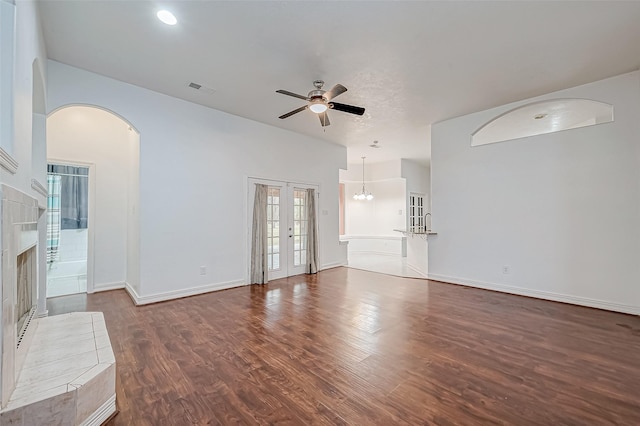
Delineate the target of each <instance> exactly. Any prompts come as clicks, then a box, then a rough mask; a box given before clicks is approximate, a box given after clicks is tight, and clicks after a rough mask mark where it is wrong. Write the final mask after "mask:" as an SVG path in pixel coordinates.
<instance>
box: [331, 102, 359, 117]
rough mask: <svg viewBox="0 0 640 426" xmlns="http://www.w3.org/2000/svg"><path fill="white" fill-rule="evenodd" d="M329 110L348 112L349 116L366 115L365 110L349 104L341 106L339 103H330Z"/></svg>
mask: <svg viewBox="0 0 640 426" xmlns="http://www.w3.org/2000/svg"><path fill="white" fill-rule="evenodd" d="M328 105H329V108H332V109H335V110H336V111H342V112H348V113H349V114H356V115H362V114H364V108H362V107H357V106H353V105H347V104H339V103H337V102H329V104H328Z"/></svg>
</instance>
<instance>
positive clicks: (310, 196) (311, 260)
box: [305, 188, 318, 274]
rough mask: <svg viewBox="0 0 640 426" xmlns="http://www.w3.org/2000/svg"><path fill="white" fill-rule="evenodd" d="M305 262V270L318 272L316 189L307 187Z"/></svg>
mask: <svg viewBox="0 0 640 426" xmlns="http://www.w3.org/2000/svg"><path fill="white" fill-rule="evenodd" d="M307 226H308V227H309V228H308V229H307V264H306V267H305V268H306V270H305V272H306V273H307V274H315V273H317V272H318V221H317V218H316V190H315V189H312V188H309V189H307Z"/></svg>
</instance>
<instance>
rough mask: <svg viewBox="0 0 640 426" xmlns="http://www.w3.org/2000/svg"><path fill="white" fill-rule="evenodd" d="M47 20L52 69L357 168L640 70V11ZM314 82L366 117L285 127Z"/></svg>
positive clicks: (449, 10) (288, 5) (469, 10)
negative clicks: (310, 146)
mask: <svg viewBox="0 0 640 426" xmlns="http://www.w3.org/2000/svg"><path fill="white" fill-rule="evenodd" d="M160 8H165V9H168V10H171V11H172V12H173V13H174V14H175V15H176V17H177V18H178V24H177V25H176V26H173V27H170V26H167V25H164V24H162V23H161V22H160V21H158V19H157V18H156V16H155V13H156V11H157V10H159V9H160ZM40 13H41V18H42V23H43V29H44V35H45V40H46V46H47V53H48V55H49V57H50V58H51V59H54V60H57V61H60V62H63V63H66V64H70V65H73V66H76V67H79V68H83V69H87V70H90V71H93V72H96V73H99V74H103V75H106V76H109V77H112V78H115V79H118V80H122V81H125V82H128V83H131V84H135V85H138V86H142V87H146V88H148V89H151V90H155V91H158V92H161V93H165V94H167V95H171V96H175V97H178V98H182V99H186V100H189V101H192V102H196V103H199V104H202V105H206V106H209V107H212V108H215V109H219V110H222V111H226V112H229V113H231V114H235V115H239V116H242V117H246V118H249V119H252V120H256V121H259V122H262V123H266V124H270V125H273V126H277V127H281V128H283V129H288V130H291V131H294V132H299V133H303V134H307V135H310V136H314V137H317V138H320V139H324V140H327V141H331V142H334V143H338V144H342V145H346V146H347V147H348V157H349V162H355V163H358V162H359V161H361V160H360V157H361V156H362V155H366V156H367V158H368V161H373V162H376V161H384V160H388V159H397V158H409V159H413V160H415V161H419V162H422V163H426V162H428V159H429V151H430V137H429V131H430V125H431V124H432V123H434V122H437V121H440V120H443V119H447V118H451V117H455V116H459V115H463V114H467V113H470V112H474V111H478V110H482V109H486V108H490V107H494V106H498V105H502V104H505V103H508V102H512V101H516V100H521V99H525V98H529V97H532V96H536V95H541V94H544V93H548V92H551V91H554V90H558V89H563V88H567V87H571V86H576V85H579V84H583V83H588V82H591V81H595V80H598V79H602V78H605V77H610V76H614V75H617V74H621V73H625V72H629V71H633V70H635V69H638V68H639V67H640V25H638V22H640V2H614V1H605V2H580V1H571V2H540V1H532V2H527V1H511V2H416V1H413V2H396V1H389V2H379V1H377V2H367V1H353V2H350V1H340V2H333V1H332V2H328V1H319V2H313V1H297V2H277V1H257V2H244V1H224V2H219V1H175V2H170V1H165V2H156V1H154V2H149V1H140V0H138V1H89V0H85V1H81V0H75V1H65V0H52V1H47V0H45V1H41V2H40ZM315 79H322V80H324V81H325V82H326V87H325V89H327V88H329V87H331V86H333V85H334V84H336V83H341V84H343V85H345V86H346V87H347V88H348V89H349V90H348V92H346V93H345V94H343V95H341V96H340V97H339V98H337V99H336V101H337V102H341V103H347V104H353V105H358V106H363V107H365V108H366V112H365V114H364V116H362V117H358V116H354V115H350V114H346V113H342V112H338V111H329V117H330V119H331V125H330V126H328V127H326V128H324V129H323V128H322V127H321V126H320V123H319V120H318V118H317V117H316V116H315V114H313V113H312V112H310V111H303V112H301V113H299V114H296V115H294V116H292V117H290V118H288V119H286V120H280V119H278V116H279V115H281V114H284V113H286V112H288V111H290V110H293V109H295V108H297V107H299V106H302V105H304V101H301V100H297V99H295V98H292V97H288V96H284V95H280V94H277V93H275V91H276V90H277V89H285V90H289V91H292V92H296V93H299V94H303V95H305V94H306V93H307V92H308V91H310V90H312V88H313V86H312V82H313V80H315ZM189 82H196V83H199V84H202V85H204V86H208V87H211V88H213V89H214V90H215V91H214V93H213V94H206V93H202V92H198V91H195V90H194V89H191V88H189V87H187V84H188V83H189ZM373 140H378V141H379V142H380V145H381V146H382V148H381V149H372V148H369V147H368V145H369V144H371V143H372V141H373Z"/></svg>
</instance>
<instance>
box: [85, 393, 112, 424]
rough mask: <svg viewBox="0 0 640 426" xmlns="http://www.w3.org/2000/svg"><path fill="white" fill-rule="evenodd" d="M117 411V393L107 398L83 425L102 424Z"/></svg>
mask: <svg viewBox="0 0 640 426" xmlns="http://www.w3.org/2000/svg"><path fill="white" fill-rule="evenodd" d="M115 412H116V395H115V394H114V395H113V396H111V397H110V398H109V399H107V400H106V401H105V402H104V404H102V405H101V406H100V407H99V408H98V409H97V410H96V411H95V412H93V413H92V414H91V415H90V416H89V417H88V418H87V419H86V420H85V421H83V422H82V423H80V425H81V426H100V425H101V424H103V423H104V422H105V421H106V420H107V419H108V418H109V417H111V416H112V415H113V413H115Z"/></svg>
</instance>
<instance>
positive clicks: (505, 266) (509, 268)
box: [502, 265, 511, 274]
mask: <svg viewBox="0 0 640 426" xmlns="http://www.w3.org/2000/svg"><path fill="white" fill-rule="evenodd" d="M510 272H511V266H509V265H504V266H503V267H502V273H503V274H508V273H510Z"/></svg>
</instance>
